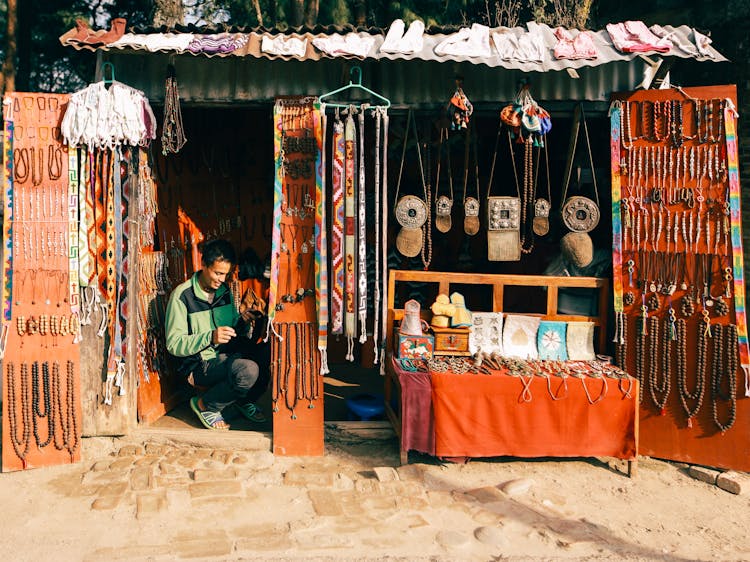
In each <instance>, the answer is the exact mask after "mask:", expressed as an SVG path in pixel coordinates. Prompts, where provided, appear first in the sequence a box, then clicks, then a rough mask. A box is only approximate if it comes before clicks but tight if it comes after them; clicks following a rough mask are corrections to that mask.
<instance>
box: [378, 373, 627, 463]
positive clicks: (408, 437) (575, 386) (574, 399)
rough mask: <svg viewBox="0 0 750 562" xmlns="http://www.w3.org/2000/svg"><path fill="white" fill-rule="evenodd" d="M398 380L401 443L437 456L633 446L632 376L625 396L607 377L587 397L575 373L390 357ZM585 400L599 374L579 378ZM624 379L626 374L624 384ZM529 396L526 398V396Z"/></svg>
mask: <svg viewBox="0 0 750 562" xmlns="http://www.w3.org/2000/svg"><path fill="white" fill-rule="evenodd" d="M393 368H394V371H395V373H396V376H398V379H399V383H400V385H401V449H402V450H404V451H410V450H414V451H420V452H423V453H427V454H430V455H435V456H439V457H445V458H447V457H494V456H506V455H507V456H514V457H545V456H552V457H577V456H606V457H615V458H621V459H629V460H632V459H634V458H635V455H636V451H637V446H636V434H635V433H636V431H635V425H636V405H635V399H636V398H635V397H637V396H638V387H637V381H635V380H632V379H631V380H632V382H633V386H632V389H631V390H630V396H626V395H625V393H624V392H623V391H621V390H620V388H619V387H618V381H617V380H614V379H606V380H607V392H606V395H605V396H604V398H602V399H601V400H600V401H598V402H596V403H595V404H591V403H590V400H589V398H588V397H587V396H586V392H585V390H584V387H583V384H582V382H581V380H580V379H577V378H575V377H569V378H568V379H567V387H568V390H567V394H566V393H565V390H564V388H563V387H561V386H560V385H561V382H562V380H561V379H559V378H557V377H553V378H552V380H551V383H552V385H551V386H552V391H553V393H554V394H555V395H556V396H559V397H560V399H559V400H553V399H552V397H551V395H550V393H549V391H548V388H547V381H546V380H545V379H543V378H540V377H535V378H533V379H532V380H531V382H530V385H529V389H528V392H527V393H525V394H524V396H523V397H522V392H523V390H524V386H523V382H522V380H521V379H520V378H517V377H511V376H508V375H505V374H500V373H497V374H493V375H473V374H463V375H457V374H453V373H431V374H428V373H425V372H421V371H418V372H411V371H404V370H403V369H401V368H400V367H399V365H398V364H397V363H396V362H395V361H394V362H393ZM584 380H585V384H586V385H587V389H588V391H589V396H590V397H591V401H596V400H597V398H598V397H599V396H600V395H601V392H602V382H601V379H593V378H590V377H587V378H585V379H584ZM628 386H629V383H628V382H625V383H624V384H623V388H627V387H628ZM526 400H528V401H526Z"/></svg>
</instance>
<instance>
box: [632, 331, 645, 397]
mask: <svg viewBox="0 0 750 562" xmlns="http://www.w3.org/2000/svg"><path fill="white" fill-rule="evenodd" d="M647 335H648V330H641V333H640V334H638V339H636V340H635V378H636V379H638V402H639V403H641V404H642V403H643V385H644V383H645V380H644V378H643V371H644V370H645V366H646V365H645V363H646V350H645V347H646V336H647Z"/></svg>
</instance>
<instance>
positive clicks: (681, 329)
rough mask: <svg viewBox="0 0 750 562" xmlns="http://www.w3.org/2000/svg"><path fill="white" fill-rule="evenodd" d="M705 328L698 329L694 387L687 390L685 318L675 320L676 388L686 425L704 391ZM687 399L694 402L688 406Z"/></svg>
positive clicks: (694, 412)
mask: <svg viewBox="0 0 750 562" xmlns="http://www.w3.org/2000/svg"><path fill="white" fill-rule="evenodd" d="M707 335H708V334H707V333H706V330H704V329H700V328H699V329H698V345H697V350H698V351H697V355H696V362H695V388H694V389H693V391H692V392H691V391H689V390H688V388H687V386H688V382H687V333H686V325H685V320H683V319H680V320H678V321H677V354H678V368H677V389H678V392H679V396H680V403H681V404H682V408H683V410H684V411H685V416H686V417H687V426H688V427H689V428H691V427H693V418H694V417H695V416H696V414H697V413H698V411H699V410H700V408H701V405H702V404H703V396H704V391H705V371H706V354H707V351H708V339H707V337H706V336H707ZM680 359H681V361H682V366H680V364H679V360H680ZM688 399H690V400H693V401H694V402H695V403H694V405H693V407H690V406H689V405H688V403H687V401H688Z"/></svg>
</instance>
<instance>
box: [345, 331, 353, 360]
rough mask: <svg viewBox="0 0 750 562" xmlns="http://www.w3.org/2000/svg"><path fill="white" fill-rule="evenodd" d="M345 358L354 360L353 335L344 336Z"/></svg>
mask: <svg viewBox="0 0 750 562" xmlns="http://www.w3.org/2000/svg"><path fill="white" fill-rule="evenodd" d="M346 360H347V361H354V336H346Z"/></svg>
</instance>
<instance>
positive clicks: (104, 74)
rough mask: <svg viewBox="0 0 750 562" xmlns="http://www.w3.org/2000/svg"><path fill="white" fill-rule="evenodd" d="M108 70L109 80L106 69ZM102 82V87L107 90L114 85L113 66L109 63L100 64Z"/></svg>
mask: <svg viewBox="0 0 750 562" xmlns="http://www.w3.org/2000/svg"><path fill="white" fill-rule="evenodd" d="M108 68H109V71H110V75H111V77H110V78H107V69H108ZM102 82H103V83H104V87H105V88H108V87H109V86H110V85H112V84H114V83H115V65H113V64H112V63H111V62H105V63H104V64H102Z"/></svg>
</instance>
